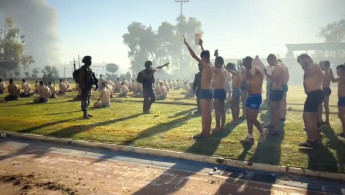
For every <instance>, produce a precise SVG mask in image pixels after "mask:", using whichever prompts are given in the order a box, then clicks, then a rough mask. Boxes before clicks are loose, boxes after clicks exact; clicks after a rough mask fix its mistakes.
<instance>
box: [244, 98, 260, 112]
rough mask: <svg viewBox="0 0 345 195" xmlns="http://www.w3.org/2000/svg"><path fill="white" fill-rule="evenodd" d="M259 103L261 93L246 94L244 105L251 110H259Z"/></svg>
mask: <svg viewBox="0 0 345 195" xmlns="http://www.w3.org/2000/svg"><path fill="white" fill-rule="evenodd" d="M261 103H262V96H261V94H250V95H248V99H247V103H246V107H247V108H250V109H253V110H259V109H260V106H261Z"/></svg>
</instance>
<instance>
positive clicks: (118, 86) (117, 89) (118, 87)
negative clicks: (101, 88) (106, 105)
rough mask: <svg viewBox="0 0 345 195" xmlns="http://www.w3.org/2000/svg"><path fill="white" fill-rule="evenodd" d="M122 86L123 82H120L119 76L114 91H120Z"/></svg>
mask: <svg viewBox="0 0 345 195" xmlns="http://www.w3.org/2000/svg"><path fill="white" fill-rule="evenodd" d="M120 88H121V82H120V79H119V78H117V79H116V81H115V88H114V92H115V93H120Z"/></svg>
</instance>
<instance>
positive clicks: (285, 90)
mask: <svg viewBox="0 0 345 195" xmlns="http://www.w3.org/2000/svg"><path fill="white" fill-rule="evenodd" d="M288 91H289V86H288V85H287V84H283V92H284V95H285V94H286V93H287V92H288Z"/></svg>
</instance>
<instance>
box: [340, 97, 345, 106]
mask: <svg viewBox="0 0 345 195" xmlns="http://www.w3.org/2000/svg"><path fill="white" fill-rule="evenodd" d="M338 107H345V97H340V98H339V101H338Z"/></svg>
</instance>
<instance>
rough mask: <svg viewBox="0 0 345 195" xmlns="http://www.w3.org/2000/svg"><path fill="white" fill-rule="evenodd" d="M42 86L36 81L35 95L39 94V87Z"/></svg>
mask: <svg viewBox="0 0 345 195" xmlns="http://www.w3.org/2000/svg"><path fill="white" fill-rule="evenodd" d="M39 86H40V84H39V83H38V81H35V91H34V93H38V87H39Z"/></svg>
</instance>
